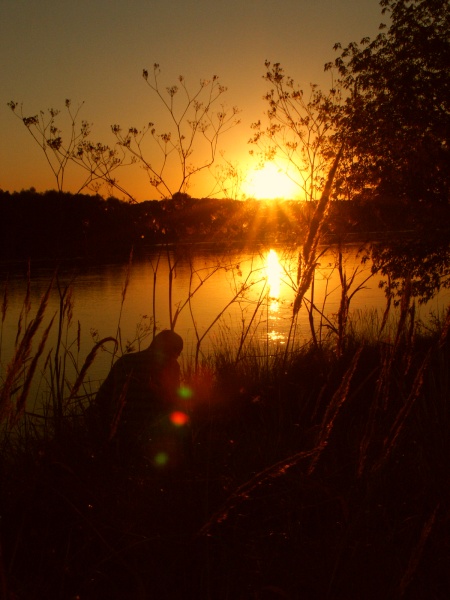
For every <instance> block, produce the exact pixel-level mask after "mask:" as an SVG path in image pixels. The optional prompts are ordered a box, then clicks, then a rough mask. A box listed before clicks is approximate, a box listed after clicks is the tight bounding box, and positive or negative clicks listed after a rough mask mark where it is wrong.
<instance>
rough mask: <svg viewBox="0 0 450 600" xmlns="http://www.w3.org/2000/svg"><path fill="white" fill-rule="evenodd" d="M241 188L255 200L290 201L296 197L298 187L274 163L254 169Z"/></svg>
mask: <svg viewBox="0 0 450 600" xmlns="http://www.w3.org/2000/svg"><path fill="white" fill-rule="evenodd" d="M243 188H244V192H245V194H246V195H247V196H249V197H250V198H256V199H257V200H274V199H275V198H284V199H289V200H291V199H294V198H296V196H297V195H298V187H297V186H296V185H295V183H293V182H292V181H291V180H290V179H289V177H288V176H287V175H286V173H285V172H283V171H282V170H281V169H279V168H278V167H277V166H276V165H275V164H274V163H267V164H266V165H264V167H263V168H262V169H255V171H254V172H253V174H251V175H250V176H249V180H248V182H247V183H246V184H245V185H244V186H243Z"/></svg>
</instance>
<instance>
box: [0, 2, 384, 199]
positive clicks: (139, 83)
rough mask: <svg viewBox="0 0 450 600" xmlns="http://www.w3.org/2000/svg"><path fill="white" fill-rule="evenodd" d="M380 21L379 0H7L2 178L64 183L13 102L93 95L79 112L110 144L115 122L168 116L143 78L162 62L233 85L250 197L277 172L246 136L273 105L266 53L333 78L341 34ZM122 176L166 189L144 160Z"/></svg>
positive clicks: (2, 16) (59, 102)
mask: <svg viewBox="0 0 450 600" xmlns="http://www.w3.org/2000/svg"><path fill="white" fill-rule="evenodd" d="M382 20H383V18H382V15H381V10H380V7H379V5H378V2H377V0H315V2H310V1H309V0H279V1H278V2H274V1H273V0H246V1H245V2H242V0H239V1H237V0H228V1H227V2H223V1H220V2H218V1H217V2H216V1H209V2H206V0H197V1H196V2H195V3H190V2H185V3H180V2H179V0H177V1H175V0H157V1H156V2H152V3H150V2H148V1H146V0H129V1H128V2H127V3H123V2H116V1H111V0H96V2H92V0H79V1H78V2H72V1H71V2H69V1H67V0H40V1H39V2H37V1H35V0H2V2H1V4H0V73H1V86H0V123H1V137H0V188H2V189H4V190H10V191H14V190H20V189H26V188H29V187H31V186H33V187H35V188H36V189H37V190H38V191H44V190H46V189H51V188H55V181H54V179H53V176H52V174H51V171H50V169H49V168H48V166H47V165H46V162H45V158H44V155H43V153H42V150H41V149H40V148H39V147H38V146H37V145H36V144H35V143H34V142H33V140H32V139H31V137H30V135H29V134H28V132H27V130H26V129H25V127H23V126H22V125H21V123H20V122H19V121H18V120H17V119H15V118H14V115H12V113H11V111H10V109H9V108H8V107H7V105H6V104H7V102H8V101H10V100H15V101H17V102H19V103H20V102H22V103H23V106H24V113H25V114H26V115H33V114H36V113H38V112H39V110H41V109H44V110H46V109H48V108H50V107H54V108H63V107H64V100H65V99H66V98H70V99H71V100H72V103H73V104H74V105H77V104H78V103H80V102H84V105H83V109H82V112H81V114H80V116H81V117H82V118H83V119H86V120H87V121H89V122H90V123H93V129H92V137H93V139H94V140H95V141H102V142H104V143H106V144H112V143H113V142H114V138H113V136H112V134H111V132H110V126H111V125H112V124H115V123H118V124H120V125H122V126H123V127H124V128H128V127H130V126H136V127H138V128H139V127H142V126H143V125H145V124H146V123H148V121H153V122H154V123H155V124H156V125H158V123H159V122H160V121H161V119H162V113H161V108H160V106H159V104H158V103H157V102H156V101H155V98H153V97H152V96H151V94H150V93H149V90H148V88H147V87H146V86H145V82H144V81H143V79H142V76H141V73H142V69H143V68H147V69H149V70H150V69H151V68H152V65H153V63H154V62H158V63H159V64H160V65H161V71H162V72H161V82H162V83H163V84H164V85H172V84H174V83H175V82H176V80H177V77H178V75H180V74H183V75H184V76H185V78H186V81H187V85H188V87H189V88H190V89H193V88H194V87H196V85H197V82H198V81H199V80H200V79H201V78H209V77H211V76H212V75H214V74H217V75H218V76H219V78H220V81H221V83H222V84H223V85H226V86H227V88H228V91H227V93H226V94H225V96H224V97H223V99H224V101H225V103H226V105H227V106H228V107H231V106H238V107H239V109H240V110H241V113H240V115H239V116H240V118H241V124H240V125H239V126H238V127H237V128H235V129H233V130H232V131H230V132H229V133H228V134H226V135H225V136H224V137H223V139H222V142H221V144H220V148H222V149H223V150H224V151H225V157H226V158H227V160H229V161H231V162H233V164H238V165H239V167H240V169H241V171H242V174H243V175H245V174H246V177H247V180H248V181H247V187H246V188H245V193H247V195H256V196H258V195H259V196H261V195H263V194H264V193H266V195H267V196H268V197H271V196H273V195H275V192H274V191H272V189H273V187H274V185H273V184H274V181H276V180H277V178H278V177H279V174H278V173H275V172H274V171H272V173H271V174H269V175H267V174H264V173H255V172H254V171H253V168H254V166H255V163H254V161H253V162H252V161H251V159H250V157H249V154H248V152H249V149H250V147H249V146H248V144H247V142H248V139H249V138H250V137H251V134H252V132H251V129H250V124H251V123H252V122H254V121H256V120H258V119H260V118H262V116H263V113H264V110H265V108H266V107H265V103H264V101H263V100H262V96H263V94H264V93H265V91H266V89H267V88H266V84H265V82H264V81H263V79H262V75H263V74H264V72H265V68H264V61H265V60H266V59H268V60H270V61H272V62H280V63H281V64H282V66H283V67H284V68H285V70H286V72H287V73H288V74H290V75H292V76H293V77H294V79H295V80H296V81H297V82H298V83H299V84H301V85H302V86H304V87H305V88H307V86H308V85H309V83H310V82H315V83H319V84H320V85H322V86H323V87H324V88H326V87H328V85H329V81H330V79H329V74H324V72H323V66H324V64H325V63H326V62H328V61H330V60H333V58H334V56H335V53H334V51H333V45H334V43H335V42H337V41H340V42H342V43H343V44H346V43H348V42H350V41H359V40H360V39H361V38H362V37H364V36H366V35H369V36H371V37H373V36H375V35H376V33H377V31H378V25H379V23H380V22H381V21H382ZM63 134H64V130H63ZM67 175H68V177H67V181H66V188H65V189H67V191H74V188H75V186H76V185H77V182H78V180H79V177H78V178H77V177H76V174H75V173H73V172H68V173H67ZM118 177H119V180H120V183H122V185H123V186H124V187H125V188H127V189H128V190H130V192H131V193H132V194H133V195H134V196H135V197H136V198H137V199H138V200H143V199H153V198H158V194H157V193H156V192H155V191H154V190H152V188H151V187H150V186H149V184H148V182H147V179H146V176H145V173H144V172H143V171H142V170H141V169H139V168H137V167H133V169H131V170H128V171H127V172H126V171H125V170H124V171H123V172H122V173H121V174H119V176H118ZM193 183H195V185H194V186H193V187H192V188H191V189H190V190H189V192H190V193H191V195H193V196H202V195H207V194H208V193H209V192H210V191H211V185H212V184H211V181H206V179H205V178H198V180H195V181H194V182H193ZM278 186H279V187H280V189H282V190H283V192H282V193H281V194H279V195H280V196H283V195H286V194H289V193H290V188H289V187H288V186H287V187H286V188H284V187H283V186H284V183H283V181H282V179H280V180H279V184H278ZM278 186H275V187H278ZM117 195H118V196H119V197H121V196H120V194H117Z"/></svg>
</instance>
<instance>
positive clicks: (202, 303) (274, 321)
mask: <svg viewBox="0 0 450 600" xmlns="http://www.w3.org/2000/svg"><path fill="white" fill-rule="evenodd" d="M344 260H345V269H346V273H347V276H351V275H352V274H354V273H355V272H356V276H355V281H354V284H353V286H352V288H351V290H350V293H351V292H352V291H353V290H355V289H356V287H357V286H358V285H360V284H362V283H364V285H363V288H362V289H361V290H359V291H358V292H357V293H356V294H355V296H354V297H353V298H352V301H351V306H350V308H351V312H352V314H353V316H354V318H356V319H360V320H361V319H363V317H362V315H363V314H365V315H366V317H367V315H370V318H369V319H368V321H369V322H373V321H374V320H376V319H377V318H378V319H381V315H382V313H383V311H384V308H385V306H386V299H385V296H384V292H383V290H381V289H380V288H379V277H376V276H375V277H370V264H366V265H365V266H362V265H361V262H360V256H359V254H358V247H357V246H353V245H349V246H347V247H345V250H344ZM335 265H336V252H335V251H333V249H329V250H327V251H325V252H324V254H323V255H322V256H321V257H320V260H319V265H318V267H317V270H316V274H315V280H314V303H315V306H316V307H317V309H318V311H316V312H315V319H314V320H315V327H316V329H317V331H318V334H319V335H322V336H325V335H326V334H327V333H329V331H330V328H329V327H327V324H328V325H329V324H332V323H333V322H335V315H336V313H337V312H338V308H339V302H340V289H341V288H340V284H339V274H338V271H337V269H336V266H335ZM296 268H297V250H296V249H282V248H276V247H275V248H259V249H258V250H255V251H244V252H243V251H237V250H235V251H227V252H220V253H219V252H217V251H209V250H207V249H199V248H198V247H196V249H195V250H191V251H189V252H188V251H187V250H184V251H180V252H178V253H174V252H173V251H170V252H167V251H165V250H155V251H153V252H151V253H149V254H148V255H147V256H146V257H145V258H141V259H139V260H134V261H132V262H131V264H129V265H127V264H123V263H120V264H117V263H110V264H101V265H91V266H78V267H70V268H64V269H60V271H59V275H58V280H59V287H60V290H61V291H62V290H64V289H65V288H66V287H67V286H69V285H70V289H71V291H72V296H71V298H72V300H71V302H72V305H71V312H72V315H71V322H70V323H68V320H67V319H66V321H65V325H64V329H63V331H64V335H63V341H64V343H65V345H66V347H68V348H70V350H71V353H72V355H73V358H74V361H75V362H77V363H78V366H79V367H80V366H81V365H82V364H83V362H84V359H85V358H86V356H87V354H88V353H89V351H90V350H91V349H92V347H93V345H94V343H95V340H97V339H101V338H105V337H114V338H117V337H118V332H119V327H120V336H119V337H120V340H121V347H122V350H123V349H124V348H125V346H126V344H127V342H131V343H132V346H133V347H134V349H136V350H137V349H139V341H136V340H135V338H136V337H139V335H141V334H142V333H143V329H145V328H146V327H147V328H150V330H151V328H152V325H153V319H154V320H155V322H156V326H157V328H158V329H165V328H169V327H170V322H171V318H172V319H174V316H175V314H176V311H177V310H178V311H179V314H178V317H177V321H176V326H175V330H176V331H177V332H178V333H179V334H180V335H181V336H182V337H183V339H184V341H185V349H184V351H183V355H182V361H184V362H187V361H189V360H191V359H194V357H195V355H196V352H197V350H198V351H199V352H198V356H199V358H202V357H204V356H207V354H208V353H209V352H210V351H211V350H212V349H214V348H215V347H217V346H220V347H223V346H224V344H229V345H230V346H233V347H236V345H237V344H239V340H240V339H241V336H242V335H243V333H244V332H247V330H248V334H247V335H246V340H247V342H248V341H250V340H251V341H252V342H253V343H254V346H256V347H259V348H260V349H261V352H266V353H269V354H270V352H272V351H273V349H274V348H275V347H276V346H279V345H283V344H285V343H286V340H287V338H288V335H289V330H290V327H291V322H292V302H293V300H294V297H295V292H294V284H293V282H294V281H295V278H296ZM53 274H54V269H53V268H50V267H42V266H39V265H33V264H31V279H30V281H31V287H30V302H31V310H30V312H29V314H28V316H27V320H28V322H29V321H30V320H31V319H32V318H33V317H34V316H35V314H36V310H37V308H38V306H39V302H40V299H41V297H42V295H43V294H44V292H45V290H46V288H47V287H48V284H49V281H50V280H51V279H52V276H53ZM1 275H2V280H3V281H6V279H7V293H8V304H7V310H6V314H5V315H4V321H3V324H2V331H1V336H2V337H1V356H0V358H1V371H0V372H1V377H2V378H3V377H4V374H5V368H6V365H7V363H8V362H9V360H10V359H11V356H12V354H13V349H14V344H15V339H16V335H17V329H18V322H19V317H20V313H21V310H22V309H23V303H24V298H25V296H26V290H27V277H26V266H25V267H23V268H19V269H18V268H17V267H16V268H14V269H12V268H11V269H9V274H8V275H7V273H6V269H5V268H3V271H2V272H1ZM367 278H369V279H367ZM366 279H367V281H366ZM126 282H127V283H126ZM124 291H125V293H124ZM2 293H3V290H2ZM309 299H310V294H307V296H306V301H307V302H308V301H309ZM59 302H60V294H59V292H58V288H57V285H55V286H54V288H53V290H52V293H51V296H50V301H49V304H48V307H47V310H46V319H47V321H46V322H47V323H48V322H49V321H50V319H51V317H52V316H53V315H54V314H56V313H57V312H58V309H59ZM449 303H450V294H449V292H448V291H446V292H445V293H441V294H440V295H439V296H438V297H437V298H435V299H434V300H433V301H431V302H430V303H428V304H427V305H425V306H423V307H421V313H420V314H421V317H422V318H423V319H424V320H427V319H428V318H429V315H430V313H434V314H439V313H442V312H443V311H444V309H445V308H446V306H447V305H448V304H449ZM327 320H328V321H327ZM41 330H43V327H41ZM56 332H57V323H56V322H55V323H54V324H53V332H52V335H51V336H50V338H49V340H48V341H47V345H46V352H48V351H49V350H50V349H51V348H54V347H55V345H56ZM137 333H138V334H139V335H137ZM309 338H310V325H309V322H308V314H307V310H306V308H305V306H302V308H301V310H300V313H299V316H298V320H297V324H296V329H295V339H296V341H298V342H300V343H302V342H307V341H308V340H309ZM149 342H150V338H149V337H147V338H145V339H143V340H142V341H141V342H140V344H141V348H144V347H146V346H147V345H148V344H149ZM36 346H37V340H36ZM105 347H106V349H107V351H104V352H100V353H99V354H98V355H97V358H96V360H95V362H94V364H93V367H92V368H91V369H90V371H89V373H88V380H89V385H90V386H91V389H92V390H94V391H95V389H96V388H97V387H98V384H99V381H100V380H102V379H103V378H104V377H105V376H106V374H107V372H108V370H109V368H110V365H111V355H110V353H109V352H108V351H110V352H112V351H113V350H114V344H113V343H112V342H109V343H107V344H106V345H105ZM120 353H121V351H120V350H119V354H120ZM45 354H46V353H45V352H44V355H43V356H45ZM42 360H44V359H42ZM71 369H72V367H70V365H69V372H70V370H71ZM0 381H1V380H0Z"/></svg>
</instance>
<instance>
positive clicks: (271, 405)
mask: <svg viewBox="0 0 450 600" xmlns="http://www.w3.org/2000/svg"><path fill="white" fill-rule="evenodd" d="M407 294H408V292H407V290H406V291H405V293H404V295H403V301H402V303H401V307H400V313H399V315H398V317H397V319H396V320H395V322H391V325H390V327H386V324H385V323H380V324H379V325H378V327H376V323H373V322H372V323H371V325H370V327H368V326H367V317H368V316H365V317H363V316H361V315H360V316H359V319H358V318H355V317H354V316H353V317H351V318H350V319H347V320H346V317H345V315H344V314H342V318H341V319H338V322H344V321H345V320H346V323H347V326H346V327H345V329H343V330H340V332H339V329H336V330H335V331H334V332H333V331H331V332H330V335H329V336H328V337H327V338H326V339H323V340H321V341H320V343H317V340H316V341H315V343H314V342H311V343H309V344H306V345H303V346H299V345H298V343H294V340H292V344H291V345H290V346H289V351H288V352H286V349H285V348H284V347H283V346H280V347H279V350H278V351H276V352H274V353H271V354H270V355H268V354H267V353H266V352H265V348H264V347H258V346H255V345H254V344H248V345H246V346H245V347H244V346H243V345H242V344H241V343H239V342H238V341H237V340H235V339H233V338H229V337H228V338H227V337H226V336H225V337H224V339H223V342H222V344H221V345H220V346H219V347H217V348H216V349H215V351H214V352H213V353H211V354H210V355H209V356H208V357H205V358H204V359H203V360H202V361H201V362H200V363H199V364H197V366H195V365H194V364H189V363H186V362H184V363H183V390H184V393H183V397H184V400H183V407H182V412H183V415H184V418H183V419H182V420H180V419H178V420H177V421H176V422H175V423H174V424H173V425H172V426H171V427H170V428H169V429H167V428H166V429H164V431H159V434H160V436H161V435H163V437H164V440H161V438H160V437H158V435H157V434H155V437H154V441H153V444H150V446H148V447H145V448H143V450H142V452H141V454H140V455H139V456H138V457H135V459H134V460H133V461H132V462H131V463H130V462H128V461H125V460H124V457H123V456H122V455H121V454H120V452H119V453H118V452H117V451H116V450H115V449H114V447H111V448H108V449H104V448H103V449H102V448H99V447H98V444H97V443H96V440H95V439H92V438H91V437H90V436H89V435H88V428H87V423H88V421H87V420H86V419H87V417H86V415H87V408H88V406H89V403H90V401H91V400H93V398H94V395H93V394H92V393H91V392H90V391H89V389H88V388H86V386H85V384H84V383H83V382H84V376H85V375H86V373H87V371H88V369H89V367H90V366H91V364H92V362H93V361H94V360H95V358H96V354H97V353H98V352H99V351H100V349H101V347H102V346H105V345H107V344H108V342H109V341H112V340H108V339H106V340H98V343H97V344H96V345H95V346H94V347H93V349H92V352H91V353H90V354H89V356H87V357H86V359H85V360H84V363H83V364H82V365H80V366H79V368H78V376H77V377H76V379H75V380H72V381H68V379H67V373H66V372H65V365H67V363H68V362H74V361H75V362H76V340H74V342H73V344H69V345H66V343H67V340H65V337H64V336H65V333H64V332H65V330H66V327H65V323H67V319H70V318H71V312H72V311H71V298H70V294H67V295H64V296H63V298H62V302H61V314H60V315H59V317H58V319H59V331H60V338H59V339H60V343H58V344H57V346H56V347H55V348H53V349H50V350H49V351H47V350H46V351H45V352H46V354H45V353H44V348H45V341H46V339H47V334H48V328H43V326H42V317H43V315H44V313H45V310H46V295H45V294H44V297H43V299H42V303H41V305H40V307H38V310H37V313H36V315H35V317H34V318H31V314H28V315H27V314H26V311H25V312H24V321H23V324H22V325H23V327H22V331H21V332H19V334H18V338H17V343H16V352H15V355H14V358H13V360H12V361H11V363H10V364H9V366H8V368H7V370H6V377H5V379H4V380H2V385H1V396H0V399H1V405H0V406H1V430H0V431H1V438H0V443H1V450H2V451H1V462H0V469H1V472H0V475H1V479H2V486H1V492H0V501H1V507H2V515H3V516H4V518H3V519H2V522H1V529H0V543H1V548H2V561H1V563H0V569H1V582H2V592H3V596H4V597H5V598H43V599H44V598H49V599H50V598H52V599H53V598H61V599H62V598H74V597H80V598H86V599H103V598H109V599H111V598H117V599H119V598H123V597H124V594H125V595H126V597H127V598H130V599H134V598H136V599H139V598H148V597H153V596H157V597H159V598H183V597H187V596H190V597H191V596H193V595H194V596H195V597H198V598H210V597H212V598H237V597H240V598H261V597H263V598H272V597H273V598H275V597H279V596H282V597H288V598H298V597H305V598H311V599H313V598H317V599H318V598H340V597H361V598H380V597H386V598H400V597H403V598H408V599H416V598H417V600H419V599H421V598H423V597H424V596H426V597H428V598H436V599H437V598H444V597H445V595H446V592H447V591H448V589H449V583H450V582H449V579H448V573H449V569H448V566H449V560H450V557H449V553H448V536H449V533H450V532H449V521H448V502H449V489H448V485H447V484H446V481H447V479H448V478H447V476H446V473H447V465H448V461H449V460H450V445H449V443H448V435H447V429H448V422H449V404H448V397H449V381H448V364H449V350H450V347H449V339H448V334H449V331H450V314H448V313H447V315H442V316H441V318H440V319H439V318H436V319H435V321H434V322H432V323H431V324H430V325H429V326H428V327H426V328H424V326H423V324H422V325H421V324H420V323H419V322H417V321H416V320H415V313H414V310H413V305H412V304H411V298H410V297H408V295H407ZM25 305H26V300H25V302H24V306H25ZM4 310H7V307H4ZM24 310H25V309H24ZM341 310H342V311H344V310H345V307H344V306H342V307H341ZM50 326H51V325H50ZM34 344H37V348H38V350H37V352H35V353H32V352H31V348H32V346H33V345H34ZM40 355H42V356H43V357H44V358H45V362H46V365H47V367H48V368H49V372H50V373H51V376H50V377H48V378H47V386H46V387H44V389H42V386H41V393H42V395H43V397H44V398H47V400H45V401H44V411H43V412H40V413H37V412H36V411H35V410H33V408H32V407H33V403H32V398H28V394H29V391H30V383H31V381H32V379H33V378H40V377H41V376H42V374H41V373H40V371H39V369H38V368H37V365H38V357H39V356H40ZM167 443H169V446H167ZM161 444H163V446H161ZM161 447H163V448H165V449H167V448H174V447H176V448H177V449H178V452H180V450H181V454H178V455H177V456H178V457H179V460H178V462H177V463H175V464H174V465H173V467H171V463H170V462H169V463H165V461H164V460H162V459H161V456H162V454H161V453H160V450H161ZM169 453H170V452H169Z"/></svg>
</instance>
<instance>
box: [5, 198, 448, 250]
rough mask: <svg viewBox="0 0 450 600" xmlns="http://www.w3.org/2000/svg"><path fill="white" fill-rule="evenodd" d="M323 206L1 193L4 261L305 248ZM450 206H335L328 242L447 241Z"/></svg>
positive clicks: (342, 203) (386, 203)
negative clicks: (199, 246)
mask: <svg viewBox="0 0 450 600" xmlns="http://www.w3.org/2000/svg"><path fill="white" fill-rule="evenodd" d="M316 207H317V202H307V203H306V202H302V203H300V202H296V201H284V200H270V201H260V200H250V199H249V200H245V201H237V200H218V199H211V198H204V199H195V198H190V197H188V196H186V195H180V196H176V197H175V198H174V199H171V200H161V201H147V202H141V203H129V202H124V201H121V200H118V199H116V198H109V199H107V200H104V199H103V198H101V197H100V196H91V195H72V194H69V193H61V192H56V191H50V192H45V193H38V192H36V191H35V190H24V191H22V192H14V193H9V192H3V191H0V260H2V261H8V260H10V261H14V260H24V259H25V260H28V259H32V260H42V259H51V260H56V261H59V260H61V259H75V258H81V259H85V260H92V261H95V260H98V259H105V258H114V257H115V258H122V259H127V257H128V255H129V253H130V250H131V249H132V248H133V249H134V252H135V253H136V254H139V252H140V251H141V250H145V249H146V248H149V247H151V246H154V245H155V244H168V243H172V244H175V243H184V244H189V243H191V244H196V243H216V244H225V245H227V244H230V243H233V244H236V245H240V246H245V245H247V246H251V245H253V244H267V243H270V244H274V243H279V244H293V243H296V244H298V245H301V244H302V243H303V241H304V240H305V238H306V236H307V232H308V229H309V226H310V223H311V220H312V218H313V215H314V211H315V209H316ZM449 227H450V207H449V205H439V206H430V205H427V204H425V203H420V204H414V205H410V204H408V203H405V202H404V201H394V200H393V199H389V200H383V201H382V200H379V201H370V202H363V201H356V200H355V201H351V202H346V201H336V200H334V201H330V203H329V207H328V213H327V220H326V223H325V225H324V229H323V235H324V236H325V237H324V240H325V242H339V241H341V242H346V241H373V240H377V239H381V240H392V239H398V238H399V237H406V238H410V239H414V240H416V241H417V240H421V241H422V242H423V243H425V244H428V243H429V242H430V241H432V240H436V239H440V238H442V239H443V240H445V239H446V238H447V237H448V230H449Z"/></svg>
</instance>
